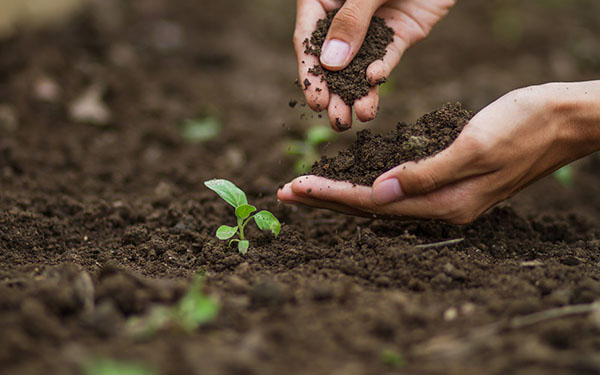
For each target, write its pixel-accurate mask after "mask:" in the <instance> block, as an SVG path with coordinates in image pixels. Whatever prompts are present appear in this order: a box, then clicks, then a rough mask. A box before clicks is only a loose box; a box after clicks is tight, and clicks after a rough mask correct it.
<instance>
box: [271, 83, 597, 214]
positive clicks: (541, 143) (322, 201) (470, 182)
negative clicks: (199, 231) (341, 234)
mask: <svg viewBox="0 0 600 375" xmlns="http://www.w3.org/2000/svg"><path fill="white" fill-rule="evenodd" d="M599 99H600V81H590V82H582V83H553V84H546V85H542V86H533V87H528V88H524V89H519V90H516V91H513V92H510V93H508V94H506V95H505V96H503V97H501V98H500V99H498V100H497V101H495V102H494V103H492V104H490V105H489V106H487V107H486V108H484V109H483V110H481V112H479V113H478V114H477V115H475V116H474V117H473V118H472V119H471V120H470V121H469V123H468V124H467V125H466V126H465V127H464V129H463V131H462V132H461V133H460V135H459V136H458V138H457V139H456V141H454V143H452V144H451V145H450V147H448V148H447V149H445V150H443V151H441V152H440V153H439V154H437V155H435V156H433V157H431V158H429V159H424V160H422V161H418V162H414V161H409V162H406V163H403V164H401V165H399V166H397V167H395V168H393V169H391V170H389V171H387V172H385V173H383V174H382V175H381V176H379V177H378V178H377V179H376V180H375V182H374V183H373V186H372V187H367V186H362V185H356V184H354V183H352V182H348V181H333V180H330V179H326V178H323V177H317V176H302V177H298V178H297V179H295V180H294V181H292V182H291V183H289V184H287V185H285V186H284V187H283V188H282V189H280V190H279V192H278V197H279V199H280V200H281V201H283V202H286V203H301V204H305V205H308V206H313V207H321V208H327V209H331V210H335V211H339V212H343V213H347V214H351V215H360V216H372V215H392V216H399V217H413V218H435V219H441V220H445V221H448V222H450V223H454V224H462V223H468V222H471V221H473V220H474V219H476V218H477V217H478V216H479V215H481V214H482V213H483V212H485V211H486V210H487V209H488V208H490V207H491V206H493V205H495V204H496V203H498V202H500V201H502V200H504V199H506V198H508V197H510V196H512V195H514V194H515V193H516V192H518V191H520V190H521V189H523V188H524V187H526V186H527V185H529V184H530V183H532V182H534V181H536V180H538V179H539V178H541V177H543V176H545V175H547V174H549V173H551V172H553V171H554V170H556V169H558V168H560V167H561V166H563V165H566V164H568V163H570V162H572V161H574V160H576V159H579V158H581V157H583V156H586V155H588V154H590V153H592V152H594V151H597V150H598V149H600V126H599V125H598V124H600V108H598V105H597V103H598V100H599Z"/></svg>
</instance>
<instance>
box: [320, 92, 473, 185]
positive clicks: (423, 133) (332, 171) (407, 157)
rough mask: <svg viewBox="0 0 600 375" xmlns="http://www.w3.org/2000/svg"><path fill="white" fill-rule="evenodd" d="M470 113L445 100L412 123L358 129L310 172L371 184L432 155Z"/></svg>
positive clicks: (444, 145) (454, 134)
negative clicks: (346, 145) (343, 147)
mask: <svg viewBox="0 0 600 375" xmlns="http://www.w3.org/2000/svg"><path fill="white" fill-rule="evenodd" d="M472 116H473V112H471V111H468V110H466V109H463V108H462V106H461V104H460V103H455V104H451V103H448V104H446V105H444V106H443V107H442V108H440V109H438V110H437V111H433V112H431V113H428V114H426V115H424V116H422V117H421V118H420V119H418V120H417V122H416V123H414V124H407V123H404V122H400V123H398V125H396V129H394V130H393V131H391V132H389V133H387V134H373V133H372V132H371V131H370V130H362V131H360V132H358V133H357V135H356V141H355V142H354V143H353V144H352V145H351V146H350V147H349V148H348V149H346V150H343V151H340V152H339V154H338V155H337V156H335V157H331V158H329V157H325V156H324V157H322V158H321V160H319V161H317V162H316V163H315V164H314V165H313V167H312V170H311V174H314V175H317V176H323V177H327V178H330V179H332V180H341V181H350V182H353V183H355V184H358V185H372V184H373V182H374V181H375V179H376V178H377V176H379V175H381V174H382V173H384V172H385V171H387V170H390V169H392V168H394V167H395V166H398V165H400V164H402V163H404V162H407V161H411V160H420V159H423V158H426V157H429V156H432V155H435V154H437V153H438V152H440V151H441V150H443V149H445V148H447V147H448V146H450V144H451V143H452V142H453V141H454V140H455V139H456V137H458V135H459V134H460V132H461V130H462V129H463V127H464V126H465V125H466V124H467V122H468V121H469V119H471V117H472Z"/></svg>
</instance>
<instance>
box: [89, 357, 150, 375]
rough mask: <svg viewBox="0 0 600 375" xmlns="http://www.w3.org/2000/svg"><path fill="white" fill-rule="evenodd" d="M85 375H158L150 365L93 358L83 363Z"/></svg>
mask: <svg viewBox="0 0 600 375" xmlns="http://www.w3.org/2000/svg"><path fill="white" fill-rule="evenodd" d="M82 373H83V374H84V375H157V374H158V371H156V369H155V368H154V367H152V366H150V365H149V364H146V363H143V362H137V361H122V360H116V359H112V358H91V359H88V360H86V361H85V362H84V363H83V368H82Z"/></svg>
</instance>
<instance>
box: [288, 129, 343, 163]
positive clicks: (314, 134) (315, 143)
mask: <svg viewBox="0 0 600 375" xmlns="http://www.w3.org/2000/svg"><path fill="white" fill-rule="evenodd" d="M334 138H335V133H334V132H333V130H331V128H329V127H327V126H322V125H321V126H315V127H312V128H310V129H309V130H308V132H306V139H304V140H302V141H293V142H290V143H289V144H287V153H288V155H293V156H298V157H299V158H298V160H297V161H296V164H295V166H294V169H295V170H296V172H297V173H299V174H302V173H306V172H308V171H310V168H311V167H312V165H313V163H314V162H315V161H317V160H319V146H320V145H322V144H323V143H327V142H330V141H332V140H333V139H334Z"/></svg>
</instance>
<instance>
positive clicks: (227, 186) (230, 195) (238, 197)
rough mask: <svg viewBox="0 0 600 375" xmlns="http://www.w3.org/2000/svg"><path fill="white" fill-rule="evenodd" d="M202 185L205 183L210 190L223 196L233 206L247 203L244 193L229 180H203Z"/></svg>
mask: <svg viewBox="0 0 600 375" xmlns="http://www.w3.org/2000/svg"><path fill="white" fill-rule="evenodd" d="M204 185H206V187H207V188H209V189H210V190H212V191H214V192H215V193H217V194H219V196H220V197H221V198H223V200H224V201H225V202H227V203H229V204H230V205H232V206H233V207H239V206H241V205H242V204H248V199H247V198H246V194H245V193H244V192H243V191H242V190H241V189H240V188H238V187H237V186H235V185H234V183H233V182H231V181H227V180H219V179H215V180H209V181H205V182H204Z"/></svg>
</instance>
